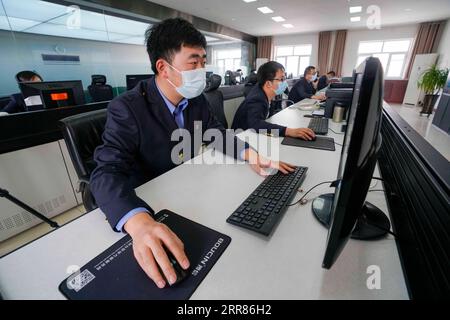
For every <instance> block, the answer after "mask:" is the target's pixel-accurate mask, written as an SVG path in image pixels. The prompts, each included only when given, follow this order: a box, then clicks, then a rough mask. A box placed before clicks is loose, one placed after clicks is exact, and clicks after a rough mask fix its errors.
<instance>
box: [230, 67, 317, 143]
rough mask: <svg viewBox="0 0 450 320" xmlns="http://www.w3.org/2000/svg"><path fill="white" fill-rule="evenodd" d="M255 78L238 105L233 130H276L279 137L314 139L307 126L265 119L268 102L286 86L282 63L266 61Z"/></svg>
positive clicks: (267, 111)
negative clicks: (292, 126) (281, 123)
mask: <svg viewBox="0 0 450 320" xmlns="http://www.w3.org/2000/svg"><path fill="white" fill-rule="evenodd" d="M257 78H258V83H257V84H256V85H255V86H254V88H253V89H252V90H251V91H250V92H249V93H248V95H247V97H246V98H245V100H244V101H243V102H242V103H241V105H240V106H239V108H238V110H237V111H236V114H235V116H234V119H233V124H232V126H231V127H232V128H233V129H235V130H237V129H243V130H247V129H254V130H257V131H258V130H267V131H271V130H277V131H278V135H279V136H281V137H285V136H286V137H293V138H300V139H304V140H312V139H314V137H315V134H314V131H312V130H311V129H309V128H286V127H284V126H280V125H277V124H273V123H270V122H267V121H266V119H267V117H268V116H269V106H270V102H271V101H272V100H273V99H274V98H275V97H276V96H278V95H280V94H282V93H283V92H284V91H285V90H286V88H287V82H286V77H285V72H284V67H283V65H282V64H280V63H278V62H276V61H269V62H266V63H264V64H263V65H262V66H260V67H259V69H258V73H257Z"/></svg>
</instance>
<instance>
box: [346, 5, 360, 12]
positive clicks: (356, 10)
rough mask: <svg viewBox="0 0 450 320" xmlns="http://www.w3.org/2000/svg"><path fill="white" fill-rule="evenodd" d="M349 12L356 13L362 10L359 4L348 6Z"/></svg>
mask: <svg viewBox="0 0 450 320" xmlns="http://www.w3.org/2000/svg"><path fill="white" fill-rule="evenodd" d="M349 11H350V13H358V12H361V11H362V7H361V6H357V7H350V8H349Z"/></svg>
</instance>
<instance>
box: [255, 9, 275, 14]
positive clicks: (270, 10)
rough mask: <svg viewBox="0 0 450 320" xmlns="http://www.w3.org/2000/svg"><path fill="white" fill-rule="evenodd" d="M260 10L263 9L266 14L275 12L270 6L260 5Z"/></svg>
mask: <svg viewBox="0 0 450 320" xmlns="http://www.w3.org/2000/svg"><path fill="white" fill-rule="evenodd" d="M258 10H259V11H261V12H262V13H264V14H268V13H273V10H272V9H270V8H269V7H260V8H258Z"/></svg>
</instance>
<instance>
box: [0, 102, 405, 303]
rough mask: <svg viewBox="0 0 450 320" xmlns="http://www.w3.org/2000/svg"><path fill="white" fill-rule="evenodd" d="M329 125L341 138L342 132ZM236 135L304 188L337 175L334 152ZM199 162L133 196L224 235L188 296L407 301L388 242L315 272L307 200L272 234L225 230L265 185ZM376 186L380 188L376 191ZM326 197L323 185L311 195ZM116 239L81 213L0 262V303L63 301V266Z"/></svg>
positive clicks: (321, 242)
mask: <svg viewBox="0 0 450 320" xmlns="http://www.w3.org/2000/svg"><path fill="white" fill-rule="evenodd" d="M306 113H310V112H305V111H300V110H298V109H295V108H292V107H290V108H287V109H285V110H283V111H281V112H280V113H278V114H276V115H275V116H274V117H272V118H271V119H270V121H271V122H275V123H278V124H282V125H287V126H290V127H305V126H307V124H308V122H309V120H310V119H309V118H304V117H303V115H304V114H306ZM330 124H331V127H332V128H333V130H335V131H338V128H339V127H340V125H337V124H334V123H332V122H331V121H330ZM241 135H242V136H245V137H248V139H249V141H250V143H251V144H252V145H253V146H255V145H256V141H257V139H259V145H260V146H261V145H263V144H265V143H269V142H270V143H273V146H276V147H278V148H279V151H280V158H281V159H282V160H283V161H286V162H290V163H293V164H296V165H302V166H307V167H309V170H308V173H307V176H306V179H305V181H304V183H303V188H304V189H305V190H306V189H308V188H310V187H312V186H313V185H315V184H316V183H319V182H322V181H327V180H333V179H335V178H336V174H337V169H338V165H339V159H340V152H341V147H340V146H336V151H335V152H331V151H324V150H315V149H306V148H296V147H290V146H284V145H281V138H274V137H267V136H262V135H256V134H254V133H251V132H244V133H242V134H241ZM328 136H330V137H333V138H335V140H336V142H338V143H340V144H342V141H343V135H338V134H335V133H333V132H331V131H330V132H329V134H328ZM260 149H261V150H262V148H260ZM262 153H264V152H262ZM200 157H203V159H204V160H208V159H209V160H211V152H210V151H206V152H205V153H204V154H203V155H201V156H199V157H197V158H195V159H193V161H191V162H190V163H185V164H183V165H181V166H179V167H177V168H175V169H173V170H171V171H169V172H167V173H166V174H164V175H162V176H159V177H158V178H156V179H154V180H152V181H150V182H148V183H146V184H144V185H143V186H141V187H139V188H138V189H137V190H136V191H137V193H138V195H139V196H140V197H142V198H143V199H144V200H145V201H147V202H148V203H149V204H150V205H151V206H152V207H153V208H154V209H155V210H161V209H165V208H166V209H170V210H172V211H174V212H176V213H178V214H180V215H183V216H185V217H187V218H189V219H192V220H194V221H196V222H199V223H201V224H204V225H206V226H208V227H210V228H213V229H216V230H218V231H220V232H223V233H225V234H227V235H229V236H231V238H232V242H231V244H230V246H229V247H228V249H227V250H226V251H225V253H224V254H223V256H222V257H221V258H220V259H219V261H218V262H217V264H216V265H215V266H214V268H213V269H212V270H211V272H210V273H209V274H208V276H207V277H206V278H205V280H204V281H203V282H202V284H201V285H200V286H199V287H198V289H197V290H196V291H195V293H194V294H193V296H192V299H408V294H407V289H406V285H405V280H404V276H403V271H402V268H401V265H400V260H399V256H398V252H397V247H396V243H395V240H394V239H393V237H392V236H387V237H386V238H385V239H382V240H378V241H357V240H349V242H348V243H347V245H346V247H345V249H344V250H343V252H342V253H341V255H340V257H339V259H338V260H337V262H336V263H335V265H334V266H333V268H332V269H331V270H325V269H322V268H321V264H322V259H323V255H324V251H325V245H326V239H327V230H326V229H325V228H324V227H323V226H322V225H321V224H320V223H319V222H318V221H317V220H316V219H315V217H314V216H313V215H312V213H311V201H310V202H309V203H308V204H307V205H304V206H293V207H291V208H289V209H288V211H287V212H286V213H285V215H284V217H283V218H282V220H281V222H280V224H279V225H278V227H277V228H276V229H275V231H274V232H273V233H272V235H271V236H270V237H264V236H260V235H258V234H256V233H254V232H251V231H248V230H245V229H242V228H239V227H236V226H233V225H230V224H228V223H226V222H225V220H226V218H227V217H228V216H229V215H230V214H231V212H233V211H234V210H235V209H236V208H237V207H238V206H239V205H240V204H241V202H242V201H244V199H245V198H246V197H247V196H248V195H249V194H250V193H251V192H252V191H253V190H254V189H255V188H256V187H257V186H258V184H259V183H261V182H262V181H263V178H262V177H260V176H258V175H257V174H256V173H254V172H253V171H252V170H251V168H250V166H248V165H245V164H229V165H217V164H209V165H206V164H193V162H194V160H198V159H200ZM375 175H377V173H375ZM374 184H375V181H373V182H372V186H373V185H374ZM381 188H382V185H381V183H378V185H377V186H376V187H375V188H374V189H381ZM330 191H332V189H329V188H328V187H327V186H326V185H324V186H321V187H319V188H317V189H316V190H314V191H312V192H311V193H310V197H309V198H310V199H312V198H313V197H315V196H318V195H320V194H322V193H325V192H330ZM174 193H176V197H174V196H172V194H174ZM367 199H368V200H369V201H370V202H372V203H374V204H375V205H377V206H378V207H379V208H380V209H381V210H383V211H384V212H388V209H387V205H386V201H385V198H384V194H383V193H382V192H369V193H368V197H367ZM122 236H123V235H122V234H118V233H114V232H113V231H112V230H111V228H110V226H109V225H108V223H107V221H106V220H105V217H104V215H103V213H102V212H101V211H100V210H99V209H97V210H94V211H92V212H89V213H87V214H86V215H84V216H82V217H81V218H79V219H77V220H75V221H73V222H70V223H68V224H67V225H65V226H63V227H61V228H60V229H58V230H56V231H54V232H52V233H50V234H48V235H46V236H44V237H42V238H40V239H38V240H36V241H34V242H32V243H30V244H29V245H27V246H25V247H23V248H21V249H19V250H17V251H15V252H13V253H11V254H10V255H7V256H5V257H4V258H2V259H1V260H0V291H1V293H2V295H3V298H4V299H64V297H63V296H62V294H61V293H60V292H59V291H58V284H59V283H60V282H61V281H62V280H63V279H65V278H66V277H67V276H68V273H67V271H68V268H70V266H73V265H77V266H80V267H81V266H83V265H84V264H85V263H87V262H88V261H89V260H91V259H92V258H93V257H95V256H96V255H98V254H99V253H100V252H102V251H103V250H105V249H106V248H107V247H109V246H110V245H111V244H113V243H114V242H115V241H117V240H118V239H119V238H120V237H122ZM371 265H376V266H379V267H380V270H381V274H380V276H381V289H379V290H378V289H373V290H369V289H368V288H367V284H366V282H367V279H368V277H369V276H370V274H368V273H367V268H368V267H369V266H371ZM149 281H150V280H149Z"/></svg>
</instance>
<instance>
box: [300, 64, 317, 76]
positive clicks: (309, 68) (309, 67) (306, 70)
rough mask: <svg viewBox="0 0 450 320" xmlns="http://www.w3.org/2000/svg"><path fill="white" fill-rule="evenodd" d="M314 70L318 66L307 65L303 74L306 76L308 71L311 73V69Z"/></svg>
mask: <svg viewBox="0 0 450 320" xmlns="http://www.w3.org/2000/svg"><path fill="white" fill-rule="evenodd" d="M313 70H316V67H314V66H308V67H306V68H305V72H303V76H304V77H306V75H307V74H308V73H310V72H311V71H313Z"/></svg>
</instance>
